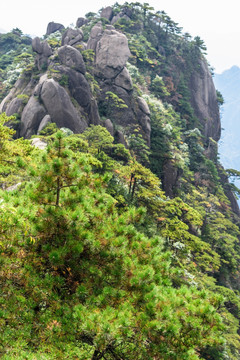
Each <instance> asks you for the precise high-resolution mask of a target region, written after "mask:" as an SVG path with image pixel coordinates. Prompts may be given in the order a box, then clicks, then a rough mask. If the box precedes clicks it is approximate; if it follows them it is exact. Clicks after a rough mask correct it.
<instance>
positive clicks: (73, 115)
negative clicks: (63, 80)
mask: <svg viewBox="0 0 240 360" xmlns="http://www.w3.org/2000/svg"><path fill="white" fill-rule="evenodd" d="M41 100H42V101H43V104H44V106H45V108H46V110H47V113H48V114H49V115H50V116H51V119H52V122H55V123H56V124H57V126H58V127H59V128H61V127H68V128H69V129H70V130H72V131H73V132H74V133H81V132H83V131H84V130H85V129H86V127H87V123H86V121H85V119H83V118H81V117H80V116H79V114H78V113H77V110H76V109H75V107H74V106H73V104H72V102H71V100H70V97H69V95H68V93H67V92H66V90H65V89H64V88H63V87H62V86H60V85H59V84H58V83H57V82H56V81H54V80H53V79H50V80H47V81H45V82H44V83H43V86H42V90H41ZM42 118H43V117H42ZM38 125H39V124H38Z"/></svg>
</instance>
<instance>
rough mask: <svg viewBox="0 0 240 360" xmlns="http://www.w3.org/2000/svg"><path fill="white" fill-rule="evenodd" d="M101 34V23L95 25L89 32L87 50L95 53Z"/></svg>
mask: <svg viewBox="0 0 240 360" xmlns="http://www.w3.org/2000/svg"><path fill="white" fill-rule="evenodd" d="M102 33H103V27H102V23H101V21H99V22H98V23H97V24H95V25H94V26H93V28H92V30H91V32H90V36H89V39H88V43H87V49H92V50H93V51H94V52H96V47H97V43H98V41H99V40H100V39H101V36H102Z"/></svg>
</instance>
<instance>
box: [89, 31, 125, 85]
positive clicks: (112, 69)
mask: <svg viewBox="0 0 240 360" xmlns="http://www.w3.org/2000/svg"><path fill="white" fill-rule="evenodd" d="M130 55H131V53H130V50H129V48H128V41H127V38H126V36H125V35H124V34H122V33H120V32H118V31H116V30H107V29H106V30H105V31H104V33H103V35H102V37H101V38H100V40H99V41H98V42H97V46H96V60H95V62H96V75H97V76H99V77H102V78H105V79H111V78H115V77H116V76H117V75H118V74H119V73H120V72H121V71H122V70H123V68H124V66H125V65H126V62H127V60H128V58H129V56H130Z"/></svg>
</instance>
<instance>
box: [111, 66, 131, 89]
mask: <svg viewBox="0 0 240 360" xmlns="http://www.w3.org/2000/svg"><path fill="white" fill-rule="evenodd" d="M114 83H115V85H116V86H119V87H121V88H123V89H125V90H128V91H129V90H132V88H133V83H132V79H131V76H130V74H129V72H128V70H127V68H126V67H124V68H123V70H122V71H121V72H120V73H119V74H118V75H117V77H116V78H115V79H114Z"/></svg>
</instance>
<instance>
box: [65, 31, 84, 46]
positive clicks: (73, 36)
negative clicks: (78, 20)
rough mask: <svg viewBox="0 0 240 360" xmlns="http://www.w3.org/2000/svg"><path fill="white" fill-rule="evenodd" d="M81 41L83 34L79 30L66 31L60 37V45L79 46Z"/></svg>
mask: <svg viewBox="0 0 240 360" xmlns="http://www.w3.org/2000/svg"><path fill="white" fill-rule="evenodd" d="M82 40H83V32H82V30H81V29H67V31H65V33H64V34H63V36H62V45H71V46H74V45H75V46H76V45H80V44H81V43H82Z"/></svg>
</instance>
